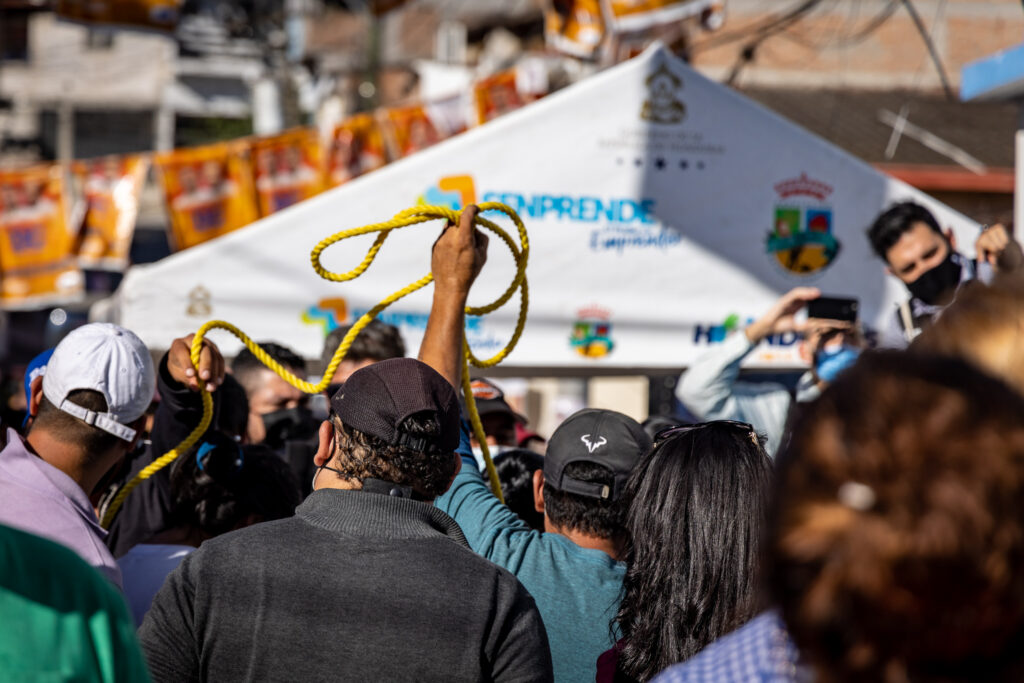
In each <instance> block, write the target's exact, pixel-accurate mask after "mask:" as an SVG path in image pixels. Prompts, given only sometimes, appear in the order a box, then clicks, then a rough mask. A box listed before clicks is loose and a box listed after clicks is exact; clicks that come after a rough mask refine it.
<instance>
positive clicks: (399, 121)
mask: <svg viewBox="0 0 1024 683" xmlns="http://www.w3.org/2000/svg"><path fill="white" fill-rule="evenodd" d="M384 116H385V118H386V120H387V123H388V133H389V134H390V137H391V144H392V146H393V150H394V156H395V157H396V158H398V157H407V156H409V155H410V154H412V153H414V152H418V151H420V150H421V149H426V148H427V147H430V146H431V145H435V144H437V143H438V142H441V140H442V139H443V137H444V136H442V134H441V132H440V131H439V130H438V127H437V126H436V125H435V124H434V122H433V121H432V120H431V118H430V115H429V114H428V113H427V108H426V107H424V106H419V105H417V106H412V107H397V108H394V109H388V110H387V111H385V112H384Z"/></svg>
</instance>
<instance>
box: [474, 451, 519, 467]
mask: <svg viewBox="0 0 1024 683" xmlns="http://www.w3.org/2000/svg"><path fill="white" fill-rule="evenodd" d="M515 448H516V447H515V446H491V447H490V449H489V450H490V453H491V460H494V459H495V458H497V457H498V456H499V455H501V454H502V453H505V452H506V451H513V450H515ZM473 457H474V458H476V464H477V465H479V466H480V469H481V470H483V468H484V451H483V449H482V448H480V447H479V446H473Z"/></svg>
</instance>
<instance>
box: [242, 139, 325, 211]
mask: <svg viewBox="0 0 1024 683" xmlns="http://www.w3.org/2000/svg"><path fill="white" fill-rule="evenodd" d="M251 157H252V161H253V168H254V172H255V179H256V195H257V196H258V197H259V205H260V216H269V215H270V214H272V213H274V212H275V211H280V210H281V209H284V208H287V207H289V206H291V205H292V204H297V203H298V202H301V201H302V200H304V199H309V198H310V197H313V196H315V195H317V194H320V192H322V191H323V189H324V154H323V149H322V148H321V146H320V140H319V138H318V135H317V132H316V130H315V129H302V130H294V131H289V132H287V133H282V134H281V135H275V136H273V137H267V138H260V139H258V140H255V141H254V142H253V143H252V150H251Z"/></svg>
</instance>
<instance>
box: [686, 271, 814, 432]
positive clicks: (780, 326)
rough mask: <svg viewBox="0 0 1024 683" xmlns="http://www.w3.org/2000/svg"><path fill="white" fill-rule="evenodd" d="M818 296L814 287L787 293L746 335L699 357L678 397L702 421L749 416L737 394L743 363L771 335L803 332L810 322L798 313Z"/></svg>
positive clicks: (737, 336)
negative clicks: (801, 320)
mask: <svg viewBox="0 0 1024 683" xmlns="http://www.w3.org/2000/svg"><path fill="white" fill-rule="evenodd" d="M818 296H820V292H819V291H818V290H817V289H815V288H813V287H797V288H796V289H793V290H790V291H789V292H787V293H786V294H784V295H783V296H782V297H781V298H780V299H779V300H778V301H776V302H775V303H774V304H773V305H772V307H771V308H770V309H768V311H767V312H766V313H765V314H764V315H762V316H761V317H760V318H758V319H757V320H755V321H754V322H752V323H750V325H748V326H747V329H746V330H744V332H743V334H737V335H734V336H733V337H730V338H729V339H727V340H726V341H725V342H724V343H723V344H721V345H720V346H719V347H717V348H714V349H712V350H710V351H708V352H707V353H706V354H704V355H703V356H701V357H700V358H699V359H697V361H696V362H695V363H694V364H693V365H691V366H690V368H689V369H687V370H686V372H684V373H683V375H682V377H681V378H680V380H679V384H678V386H677V388H676V397H677V398H678V399H679V401H680V402H681V403H682V404H683V405H684V406H686V408H687V410H689V411H690V412H692V413H693V414H694V415H696V416H698V417H699V418H700V419H702V420H711V419H745V418H743V417H742V416H740V415H738V410H739V409H738V408H737V406H736V397H735V389H736V380H737V378H738V377H739V372H740V362H741V361H742V360H743V358H744V357H746V355H747V354H748V353H750V351H752V350H753V349H754V347H756V346H757V345H758V344H760V343H761V341H762V340H763V339H764V338H765V337H768V336H769V335H773V334H782V333H784V332H802V331H803V329H804V327H805V325H806V324H805V323H799V322H797V320H796V314H797V312H798V311H799V310H800V309H801V308H803V307H804V306H805V305H806V304H807V302H808V301H811V300H813V299H817V298H818ZM755 426H757V425H755Z"/></svg>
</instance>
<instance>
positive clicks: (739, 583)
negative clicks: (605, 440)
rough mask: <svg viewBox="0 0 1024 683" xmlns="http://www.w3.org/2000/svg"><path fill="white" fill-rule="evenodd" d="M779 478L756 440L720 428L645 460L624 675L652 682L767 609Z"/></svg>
mask: <svg viewBox="0 0 1024 683" xmlns="http://www.w3.org/2000/svg"><path fill="white" fill-rule="evenodd" d="M771 481H772V463H771V459H770V458H769V457H768V454H767V453H765V451H764V448H763V447H762V446H761V444H760V441H759V440H758V438H757V435H756V434H755V433H754V432H753V431H744V430H743V429H740V428H737V426H736V425H732V424H725V423H719V422H710V423H706V424H703V425H699V426H696V427H694V428H693V429H692V430H690V431H686V432H682V433H680V434H678V435H675V436H670V437H669V438H668V439H666V440H665V441H663V442H660V443H657V444H655V447H654V449H653V450H652V451H651V452H650V453H648V454H647V455H646V456H645V457H644V458H643V459H642V460H641V461H640V463H639V464H638V465H637V467H636V469H635V470H633V473H632V474H631V475H630V478H629V481H628V482H627V484H626V490H625V496H624V498H625V500H626V501H627V502H628V513H627V517H626V528H627V530H628V532H629V537H630V542H629V545H628V546H627V548H626V554H625V561H626V565H627V570H626V576H625V579H624V580H623V583H622V601H621V603H620V605H619V610H618V613H617V614H616V615H615V622H616V623H617V624H618V626H619V628H620V630H621V632H622V636H623V640H622V644H621V648H622V649H621V655H620V657H619V663H618V670H619V672H620V673H622V674H625V675H626V676H627V677H629V678H631V679H633V680H637V681H647V680H650V679H651V678H654V676H655V675H657V673H658V672H660V671H662V670H663V669H665V668H666V667H668V666H670V665H672V664H675V663H676V662H681V661H684V660H686V659H689V658H690V657H692V656H693V655H695V654H696V653H697V652H699V651H700V650H702V649H703V648H704V647H705V646H706V645H708V644H709V643H710V642H711V641H713V640H715V639H717V638H718V637H720V636H723V635H725V634H726V633H728V632H730V631H732V630H734V629H735V628H737V627H738V626H740V625H742V624H743V623H745V622H746V621H748V620H749V619H750V618H751V617H753V616H754V615H755V614H756V613H757V612H758V610H759V608H760V607H761V605H760V602H761V601H760V598H759V591H758V589H759V588H760V584H759V579H760V573H759V563H760V561H761V537H762V534H763V532H764V526H765V522H766V516H767V507H768V496H769V494H770V491H771Z"/></svg>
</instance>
